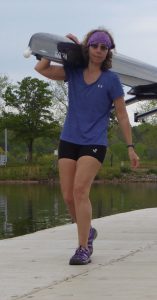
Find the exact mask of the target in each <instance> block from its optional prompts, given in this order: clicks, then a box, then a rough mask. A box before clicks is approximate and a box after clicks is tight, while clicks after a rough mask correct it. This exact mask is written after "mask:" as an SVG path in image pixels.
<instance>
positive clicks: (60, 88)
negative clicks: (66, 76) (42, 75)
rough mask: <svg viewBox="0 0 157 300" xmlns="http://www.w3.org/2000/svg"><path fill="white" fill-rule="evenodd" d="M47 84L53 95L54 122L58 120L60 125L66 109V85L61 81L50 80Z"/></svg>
mask: <svg viewBox="0 0 157 300" xmlns="http://www.w3.org/2000/svg"><path fill="white" fill-rule="evenodd" d="M49 84H50V87H51V90H52V94H53V101H52V107H53V112H54V117H55V120H58V122H59V123H60V124H63V122H64V119H65V116H66V113H67V107H68V89H67V85H66V84H65V83H64V82H63V81H52V80H51V81H50V82H49Z"/></svg>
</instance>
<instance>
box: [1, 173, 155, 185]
mask: <svg viewBox="0 0 157 300" xmlns="http://www.w3.org/2000/svg"><path fill="white" fill-rule="evenodd" d="M144 182H152V183H157V175H156V174H149V175H148V174H145V175H143V174H142V175H141V176H140V175H138V176H137V175H135V174H134V175H128V174H125V175H123V176H122V177H121V178H116V177H114V178H112V179H107V178H106V179H95V180H94V183H96V184H105V183H116V184H117V183H144ZM1 184H50V185H55V184H59V179H57V180H54V179H44V180H19V179H18V180H13V179H6V180H5V179H4V180H0V185H1Z"/></svg>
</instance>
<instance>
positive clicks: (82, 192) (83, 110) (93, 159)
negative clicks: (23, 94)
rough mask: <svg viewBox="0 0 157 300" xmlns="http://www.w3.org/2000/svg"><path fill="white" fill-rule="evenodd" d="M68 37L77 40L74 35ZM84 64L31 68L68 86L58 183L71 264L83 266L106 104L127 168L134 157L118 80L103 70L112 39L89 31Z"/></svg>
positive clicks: (108, 63) (109, 58)
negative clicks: (70, 227) (70, 235)
mask: <svg viewBox="0 0 157 300" xmlns="http://www.w3.org/2000/svg"><path fill="white" fill-rule="evenodd" d="M68 37H69V38H71V39H72V40H74V41H75V42H78V40H77V39H76V37H74V36H73V35H69V36H68ZM82 47H83V51H84V57H85V62H86V64H85V65H86V66H85V67H84V68H77V69H76V68H68V67H64V66H58V65H51V64H50V62H49V61H48V60H46V59H42V60H41V61H39V62H38V63H37V65H36V67H35V70H36V71H38V72H39V73H40V74H42V75H44V76H46V77H47V78H49V79H52V80H65V81H67V82H68V93H69V107H68V112H67V116H66V120H65V123H64V127H63V130H62V133H61V139H60V145H59V161H58V164H59V174H60V184H61V190H62V194H63V198H64V200H65V203H66V205H67V206H68V209H69V212H70V214H71V216H72V218H73V220H74V221H75V222H76V223H77V229H78V248H77V249H76V252H75V253H74V255H73V256H72V257H71V259H70V262H69V263H70V264H71V265H75V264H76V265H83V264H88V263H89V262H90V261H91V254H92V252H93V240H94V239H95V238H96V236H97V231H96V229H94V228H92V227H91V219H92V207H91V202H90V199H89V194H90V189H91V185H92V183H93V180H94V178H95V176H96V174H97V173H98V171H99V169H100V167H101V165H102V163H103V160H104V158H105V154H106V148H107V128H108V123H109V116H110V110H111V107H112V104H113V103H114V106H115V111H116V116H117V119H118V122H119V124H120V127H121V129H122V132H123V135H124V138H125V141H126V145H127V147H128V155H129V158H130V161H131V166H132V167H135V168H136V167H138V164H139V162H138V160H139V158H138V156H137V154H136V153H135V151H134V146H133V144H132V134H131V127H130V123H129V119H128V115H127V112H126V107H125V102H124V97H123V95H124V93H123V89H122V86H121V84H120V82H119V79H118V77H117V75H116V74H115V73H113V72H112V71H110V70H109V68H111V62H112V52H111V50H112V49H114V48H115V44H114V40H113V38H112V36H111V34H110V33H109V32H108V31H107V30H104V29H102V30H99V29H98V30H93V31H91V32H89V33H88V34H87V36H86V37H85V39H84V41H83V43H82Z"/></svg>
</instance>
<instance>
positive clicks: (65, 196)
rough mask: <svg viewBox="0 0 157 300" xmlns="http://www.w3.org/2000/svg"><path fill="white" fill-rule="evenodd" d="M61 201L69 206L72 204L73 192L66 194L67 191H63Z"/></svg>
mask: <svg viewBox="0 0 157 300" xmlns="http://www.w3.org/2000/svg"><path fill="white" fill-rule="evenodd" d="M62 194H63V199H64V202H65V203H66V204H67V205H68V206H69V205H70V204H71V203H73V202H74V197H73V192H67V191H63V192H62Z"/></svg>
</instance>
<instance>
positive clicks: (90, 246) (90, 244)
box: [88, 227, 98, 255]
mask: <svg viewBox="0 0 157 300" xmlns="http://www.w3.org/2000/svg"><path fill="white" fill-rule="evenodd" d="M97 235H98V233H97V230H96V229H95V228H93V227H91V228H90V232H89V238H88V250H89V253H90V255H92V253H93V241H94V240H95V239H96V237H97Z"/></svg>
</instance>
